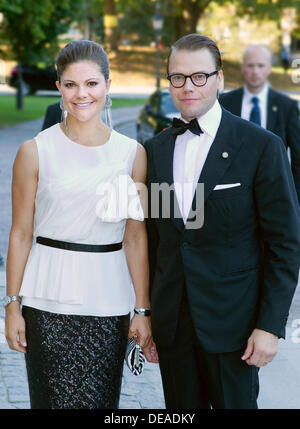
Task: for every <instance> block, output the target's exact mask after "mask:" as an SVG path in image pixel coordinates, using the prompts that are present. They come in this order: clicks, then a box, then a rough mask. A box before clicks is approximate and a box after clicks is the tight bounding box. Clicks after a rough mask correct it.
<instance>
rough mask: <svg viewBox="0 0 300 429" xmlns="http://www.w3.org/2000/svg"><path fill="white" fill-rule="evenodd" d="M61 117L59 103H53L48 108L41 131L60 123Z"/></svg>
mask: <svg viewBox="0 0 300 429" xmlns="http://www.w3.org/2000/svg"><path fill="white" fill-rule="evenodd" d="M61 115H62V112H61V108H60V104H59V103H54V104H51V105H50V106H48V108H47V111H46V115H45V118H44V122H43V126H42V131H43V130H45V129H46V128H50V127H52V125H55V124H57V123H59V122H61Z"/></svg>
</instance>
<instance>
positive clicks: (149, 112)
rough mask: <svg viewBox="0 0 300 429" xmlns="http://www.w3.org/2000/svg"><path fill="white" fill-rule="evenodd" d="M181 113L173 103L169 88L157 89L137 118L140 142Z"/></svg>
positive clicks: (161, 128)
mask: <svg viewBox="0 0 300 429" xmlns="http://www.w3.org/2000/svg"><path fill="white" fill-rule="evenodd" d="M179 116H180V114H179V112H178V110H177V109H176V107H175V106H174V104H173V101H172V97H171V94H170V92H169V90H168V89H161V90H157V91H155V92H154V93H153V94H152V95H151V97H150V98H149V100H148V101H147V103H146V104H145V106H144V107H143V109H142V110H141V112H140V115H139V117H138V120H137V140H138V141H139V142H140V143H143V142H145V141H146V140H148V139H150V138H151V137H153V136H154V135H155V134H157V133H159V132H160V131H162V130H164V129H165V128H167V127H169V126H170V125H171V124H172V119H173V118H174V117H179Z"/></svg>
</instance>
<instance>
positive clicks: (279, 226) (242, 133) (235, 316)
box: [145, 109, 300, 353]
mask: <svg viewBox="0 0 300 429" xmlns="http://www.w3.org/2000/svg"><path fill="white" fill-rule="evenodd" d="M174 143H175V138H174V137H173V136H172V134H171V128H168V129H166V130H165V131H163V132H161V133H160V134H158V135H157V136H155V137H154V138H152V139H151V140H148V141H147V142H146V143H145V147H146V150H147V154H148V191H150V189H151V184H152V183H158V184H162V183H167V184H169V185H172V183H173V153H174ZM224 153H227V154H228V156H227V157H226V156H225V157H224ZM199 183H204V191H205V193H204V224H203V226H202V227H201V228H199V229H187V228H185V227H184V223H183V220H182V218H175V216H174V210H173V207H176V205H178V203H177V200H176V196H175V195H174V193H173V194H172V196H171V198H170V213H171V216H170V218H163V214H162V213H160V214H159V217H158V218H156V219H155V218H153V217H151V210H152V208H151V198H149V207H148V208H149V212H148V222H147V223H148V233H149V234H148V236H149V255H150V257H149V259H150V273H151V308H152V327H153V336H154V340H155V341H156V342H157V343H160V344H162V345H168V344H171V342H172V340H173V337H174V334H175V329H176V325H177V319H178V313H179V306H180V302H181V297H182V292H183V287H184V285H186V289H187V293H188V298H189V304H190V309H191V313H192V317H193V322H194V326H195V329H196V332H197V335H198V338H199V340H200V343H201V344H202V346H203V347H204V349H205V350H206V351H208V352H209V353H223V352H230V351H234V350H238V349H241V348H243V347H245V346H246V344H247V339H248V337H249V335H250V334H251V332H252V330H253V329H254V328H255V327H256V328H260V329H263V330H265V331H268V332H272V333H274V334H276V335H278V336H279V337H284V335H285V325H286V321H287V317H288V313H289V308H290V304H291V300H292V297H293V294H294V291H295V288H296V285H297V280H298V272H299V263H300V242H299V239H300V221H299V206H298V202H297V196H296V192H295V186H294V182H293V178H292V175H291V171H290V166H289V162H288V158H287V154H286V150H285V147H284V145H283V143H282V141H281V139H280V138H279V137H277V136H275V135H274V134H272V133H270V132H269V131H266V130H264V129H262V128H261V127H258V126H256V125H254V124H252V123H250V122H248V121H245V120H243V119H240V118H238V117H237V116H234V115H232V114H231V113H230V112H228V111H226V110H224V109H222V119H221V123H220V126H219V129H218V132H217V135H216V138H215V140H214V142H213V144H212V146H211V149H210V151H209V153H208V156H207V159H206V162H205V164H204V167H203V170H202V172H201V175H200V178H199ZM236 183H240V186H236V187H232V188H227V189H220V190H214V188H215V186H216V185H219V184H236ZM149 196H150V197H151V192H149ZM174 204H175V206H174ZM193 206H194V207H195V200H194V201H193Z"/></svg>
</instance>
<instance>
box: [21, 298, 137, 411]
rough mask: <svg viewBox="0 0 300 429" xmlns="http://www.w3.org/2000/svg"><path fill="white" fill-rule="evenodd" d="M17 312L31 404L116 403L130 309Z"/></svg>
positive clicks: (113, 406) (107, 405) (108, 405)
mask: <svg viewBox="0 0 300 429" xmlns="http://www.w3.org/2000/svg"><path fill="white" fill-rule="evenodd" d="M22 313H23V316H24V319H25V323H26V340H27V352H26V354H25V360H26V367H27V375H28V384H29V393H30V402H31V408H33V409H61V408H69V409H70V408H73V409H74V408H76V409H78V408H89V409H91V408H93V409H95V408H96V409H101V408H111V409H116V408H118V405H119V398H120V390H121V382H122V372H123V362H124V356H125V350H126V345H127V336H128V328H129V314H128V315H126V316H112V317H94V316H77V315H65V314H56V313H50V312H47V311H40V310H36V309H34V308H31V307H26V306H23V310H22Z"/></svg>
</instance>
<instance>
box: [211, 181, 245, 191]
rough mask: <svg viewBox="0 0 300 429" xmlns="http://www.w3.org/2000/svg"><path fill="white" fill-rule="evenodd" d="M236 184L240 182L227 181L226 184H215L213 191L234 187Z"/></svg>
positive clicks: (238, 184)
mask: <svg viewBox="0 0 300 429" xmlns="http://www.w3.org/2000/svg"><path fill="white" fill-rule="evenodd" d="M236 186H241V184H240V183H228V184H226V185H216V186H215V187H214V191H218V190H219V189H228V188H235V187H236Z"/></svg>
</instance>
